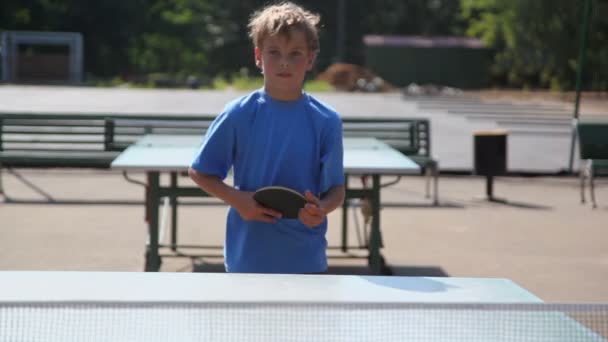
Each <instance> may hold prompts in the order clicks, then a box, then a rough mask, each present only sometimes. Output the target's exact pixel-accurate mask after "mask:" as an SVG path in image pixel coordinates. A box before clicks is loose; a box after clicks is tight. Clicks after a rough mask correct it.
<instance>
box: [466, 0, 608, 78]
mask: <svg viewBox="0 0 608 342" xmlns="http://www.w3.org/2000/svg"><path fill="white" fill-rule="evenodd" d="M583 4H584V1H571V0H535V1H527V0H461V14H462V17H463V18H464V19H465V20H467V21H468V22H469V28H468V30H467V34H468V35H470V36H474V37H480V38H481V39H482V40H484V41H485V42H486V43H487V44H488V45H489V46H492V47H494V48H495V49H496V56H495V61H494V65H493V66H492V69H491V71H492V74H493V76H494V78H495V82H497V83H499V84H506V85H510V86H516V87H524V88H531V87H543V88H550V89H553V90H566V89H572V88H573V87H574V80H575V75H576V68H577V62H578V51H579V49H578V48H579V44H580V35H581V32H580V24H581V21H582V11H583ZM593 4H594V8H595V11H594V13H595V15H594V18H593V20H592V23H591V25H592V30H591V32H592V34H591V37H590V41H589V44H588V49H587V51H586V53H587V56H588V59H587V62H588V63H587V64H586V72H585V79H586V81H587V82H586V84H587V86H588V87H589V86H591V87H593V88H594V89H604V90H605V89H606V88H602V83H601V81H600V80H602V79H603V80H605V79H606V76H607V75H606V70H607V69H608V59H606V58H604V59H602V56H606V53H608V44H607V43H608V41H607V39H608V37H606V35H605V32H606V28H607V24H608V20H606V19H605V18H606V14H608V8H607V5H606V3H605V1H598V0H594V1H593ZM600 27H601V28H602V29H603V32H604V33H603V34H602V33H600V32H602V31H601V30H600Z"/></svg>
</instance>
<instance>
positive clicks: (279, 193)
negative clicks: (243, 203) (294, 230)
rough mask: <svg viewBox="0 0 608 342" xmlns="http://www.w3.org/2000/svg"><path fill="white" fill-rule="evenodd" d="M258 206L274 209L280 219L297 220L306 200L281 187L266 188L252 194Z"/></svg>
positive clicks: (293, 191)
mask: <svg viewBox="0 0 608 342" xmlns="http://www.w3.org/2000/svg"><path fill="white" fill-rule="evenodd" d="M253 199H255V200H256V201H257V202H258V203H259V204H261V205H263V206H264V207H266V208H270V209H274V210H276V211H278V212H280V213H281V214H282V218H287V219H295V218H298V213H299V211H300V209H302V208H304V205H306V198H304V196H302V194H300V193H299V192H297V191H295V190H292V189H290V188H286V187H282V186H267V187H263V188H260V189H258V191H256V192H255V193H254V194H253Z"/></svg>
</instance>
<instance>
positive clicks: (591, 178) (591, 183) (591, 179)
mask: <svg viewBox="0 0 608 342" xmlns="http://www.w3.org/2000/svg"><path fill="white" fill-rule="evenodd" d="M588 168H589V187H590V190H591V204H593V208H594V209H595V208H597V203H596V202H595V179H594V174H593V160H592V159H589V164H588Z"/></svg>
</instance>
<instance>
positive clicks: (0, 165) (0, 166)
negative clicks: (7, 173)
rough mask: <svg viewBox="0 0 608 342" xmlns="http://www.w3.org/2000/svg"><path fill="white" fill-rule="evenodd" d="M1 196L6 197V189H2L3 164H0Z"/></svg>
mask: <svg viewBox="0 0 608 342" xmlns="http://www.w3.org/2000/svg"><path fill="white" fill-rule="evenodd" d="M0 195H4V187H2V164H0Z"/></svg>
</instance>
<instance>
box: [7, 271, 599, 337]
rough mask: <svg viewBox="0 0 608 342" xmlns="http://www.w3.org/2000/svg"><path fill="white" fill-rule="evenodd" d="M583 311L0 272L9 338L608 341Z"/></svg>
mask: <svg viewBox="0 0 608 342" xmlns="http://www.w3.org/2000/svg"><path fill="white" fill-rule="evenodd" d="M577 308H578V310H579V311H580V310H581V308H582V306H574V305H573V306H568V305H561V306H556V305H551V304H545V303H543V302H542V300H540V299H539V298H538V297H536V296H535V295H534V294H532V293H530V292H528V291H527V290H526V289H524V288H522V287H520V286H518V285H517V284H515V283H514V282H512V281H511V280H508V279H500V278H451V277H443V278H438V277H396V276H391V277H388V276H354V275H288V274H226V273H144V272H48V271H47V272H45V271H4V272H0V341H62V342H64V341H180V342H188V341H233V340H234V341H436V342H437V341H438V342H444V341H471V342H486V341H487V342H490V341H491V342H500V341H509V342H519V341H564V342H565V341H568V342H578V341H581V342H582V341H604V342H605V341H606V340H605V339H604V338H602V337H601V335H600V334H599V333H598V332H597V331H594V330H592V327H593V328H597V327H596V326H593V324H589V323H593V322H589V321H585V320H581V319H576V320H575V319H574V318H573V316H571V314H572V313H573V312H570V311H568V310H569V309H573V310H576V309H577ZM585 309H589V310H594V312H598V313H603V314H604V316H603V317H604V318H605V315H606V310H607V306H606V305H604V306H601V305H600V304H598V305H587V306H586V307H585ZM603 326H605V324H604V325H603Z"/></svg>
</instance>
